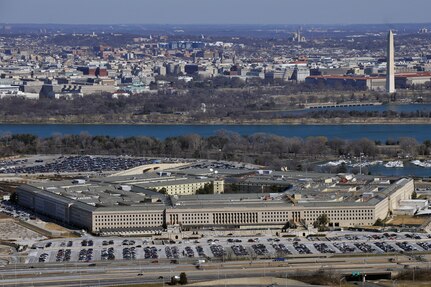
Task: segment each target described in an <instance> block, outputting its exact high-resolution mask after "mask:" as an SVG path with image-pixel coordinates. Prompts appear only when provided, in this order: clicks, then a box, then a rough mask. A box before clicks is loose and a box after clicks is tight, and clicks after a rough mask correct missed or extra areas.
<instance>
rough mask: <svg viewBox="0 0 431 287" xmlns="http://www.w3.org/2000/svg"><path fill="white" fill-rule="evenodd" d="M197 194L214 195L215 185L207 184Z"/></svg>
mask: <svg viewBox="0 0 431 287" xmlns="http://www.w3.org/2000/svg"><path fill="white" fill-rule="evenodd" d="M196 194H214V183H212V182H211V183H205V184H204V187H201V188H199V189H198V190H196Z"/></svg>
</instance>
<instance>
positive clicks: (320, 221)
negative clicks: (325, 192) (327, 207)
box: [313, 213, 329, 228]
mask: <svg viewBox="0 0 431 287" xmlns="http://www.w3.org/2000/svg"><path fill="white" fill-rule="evenodd" d="M328 223H329V218H328V215H326V213H323V214H321V215H319V217H317V219H316V221H315V222H314V223H313V225H314V227H318V228H322V227H325V226H326V225H328Z"/></svg>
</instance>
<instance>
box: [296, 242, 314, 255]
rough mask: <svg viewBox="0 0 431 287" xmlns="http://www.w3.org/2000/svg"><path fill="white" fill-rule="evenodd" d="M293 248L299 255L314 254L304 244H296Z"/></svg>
mask: <svg viewBox="0 0 431 287" xmlns="http://www.w3.org/2000/svg"><path fill="white" fill-rule="evenodd" d="M293 247H294V248H295V249H296V251H298V252H299V254H312V252H311V250H310V249H309V248H308V247H307V246H305V244H303V243H299V242H294V243H293Z"/></svg>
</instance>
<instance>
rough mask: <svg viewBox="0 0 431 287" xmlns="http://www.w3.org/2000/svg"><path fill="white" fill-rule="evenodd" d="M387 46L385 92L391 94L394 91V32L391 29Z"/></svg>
mask: <svg viewBox="0 0 431 287" xmlns="http://www.w3.org/2000/svg"><path fill="white" fill-rule="evenodd" d="M387 44H388V47H387V51H386V53H387V54H386V65H387V66H386V92H387V93H388V94H389V95H391V94H394V93H395V59H394V34H393V33H392V30H389V33H388V43H387Z"/></svg>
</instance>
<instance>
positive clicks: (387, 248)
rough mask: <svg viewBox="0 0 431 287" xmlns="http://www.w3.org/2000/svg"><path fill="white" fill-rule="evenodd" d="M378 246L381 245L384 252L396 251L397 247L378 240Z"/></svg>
mask: <svg viewBox="0 0 431 287" xmlns="http://www.w3.org/2000/svg"><path fill="white" fill-rule="evenodd" d="M374 244H375V245H376V246H377V247H379V248H380V249H381V250H383V251H384V252H395V251H396V250H395V248H394V247H392V246H391V245H389V244H388V243H386V242H376V243H374Z"/></svg>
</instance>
